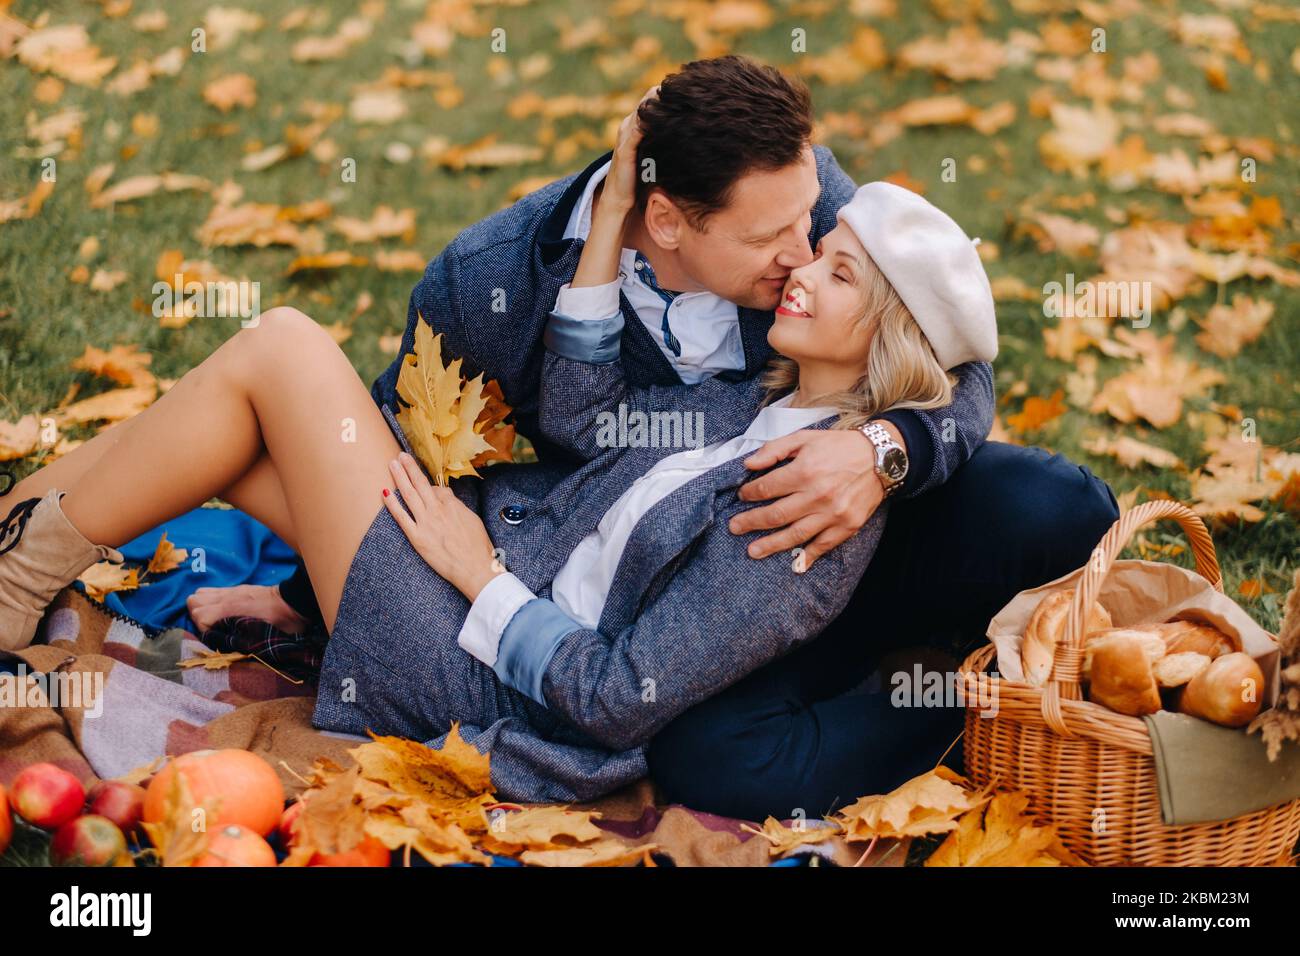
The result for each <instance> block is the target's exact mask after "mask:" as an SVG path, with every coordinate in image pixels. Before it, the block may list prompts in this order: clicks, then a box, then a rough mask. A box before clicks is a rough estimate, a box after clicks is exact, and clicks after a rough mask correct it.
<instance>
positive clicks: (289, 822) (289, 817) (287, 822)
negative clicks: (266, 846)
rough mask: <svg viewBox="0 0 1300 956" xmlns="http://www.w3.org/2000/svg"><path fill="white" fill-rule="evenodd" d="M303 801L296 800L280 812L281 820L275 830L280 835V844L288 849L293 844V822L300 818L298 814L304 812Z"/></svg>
mask: <svg viewBox="0 0 1300 956" xmlns="http://www.w3.org/2000/svg"><path fill="white" fill-rule="evenodd" d="M302 807H303V802H302V801H301V800H295V801H294V802H293V803H291V804H289V806H288V807H287V808H286V809H285V811H284V813H282V814H280V822H279V824H278V825H277V826H276V828H275V832H276V833H278V834H279V836H280V846H282V847H284V848H285V849H286V850H287V849H289V848H290V847H292V846H293V823H294V821H295V820H297V819H298V814H300V813H302Z"/></svg>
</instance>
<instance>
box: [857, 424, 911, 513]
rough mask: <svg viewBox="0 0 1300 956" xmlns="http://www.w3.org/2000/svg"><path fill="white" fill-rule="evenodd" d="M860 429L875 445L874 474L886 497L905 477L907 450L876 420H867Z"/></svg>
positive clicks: (896, 488) (895, 489)
mask: <svg viewBox="0 0 1300 956" xmlns="http://www.w3.org/2000/svg"><path fill="white" fill-rule="evenodd" d="M860 431H861V432H862V434H864V435H866V436H867V440H868V441H870V442H871V444H873V445H875V446H876V474H877V475H879V476H880V484H881V485H882V486H883V487H884V489H885V497H886V498H888V497H889V496H890V495H892V494H893V493H894V492H895V491H897V490H898V489H899V487H901V486H902V484H903V479H904V478H906V477H907V452H905V451H904V450H903V446H902V445H900V444H899V443H898V442H896V441H894V439H893V437H892V436H891V435H890V434H889V432H888V431H887V430H886V429H885V427H884V426H883V425H880V424H878V423H877V422H867V423H866V424H865V425H863V426H862V428H861V429H860Z"/></svg>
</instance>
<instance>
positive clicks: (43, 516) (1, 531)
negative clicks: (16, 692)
mask: <svg viewBox="0 0 1300 956" xmlns="http://www.w3.org/2000/svg"><path fill="white" fill-rule="evenodd" d="M63 495H64V492H62V491H59V490H58V489H54V488H52V489H50V490H49V491H48V492H46V494H45V497H44V498H28V499H27V500H26V501H20V502H18V504H16V505H15V506H14V507H13V510H12V511H10V512H9V517H7V518H5V519H4V520H3V521H0V650H6V651H17V650H22V649H23V648H24V647H27V646H28V645H29V644H31V642H32V638H33V637H35V636H36V626H37V625H38V624H39V623H40V621H41V617H42V616H43V615H44V614H45V608H46V606H47V605H48V604H49V603H50V601H52V600H54V596H55V595H56V594H58V593H59V592H60V591H61V590H63V589H64V588H65V587H67V586H68V585H69V584H71V583H72V582H73V581H75V580H77V578H78V576H80V574H81V572H83V571H85V570H86V568H88V567H90V566H91V565H92V564H94V563H96V562H97V561H104V560H110V561H114V562H117V563H121V561H122V555H121V553H120V552H118V551H116V550H114V549H113V548H110V547H106V546H105V545H102V544H91V543H90V542H89V541H87V540H86V539H85V537H84V536H83V535H82V534H81V532H80V531H78V530H77V529H76V528H74V527H73V526H72V522H71V521H69V520H68V519H67V516H66V515H64V513H63V508H62V507H60V505H59V499H60V498H62V497H63Z"/></svg>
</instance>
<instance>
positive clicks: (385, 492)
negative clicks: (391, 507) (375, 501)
mask: <svg viewBox="0 0 1300 956" xmlns="http://www.w3.org/2000/svg"><path fill="white" fill-rule="evenodd" d="M384 497H385V498H387V497H388V489H387V488H385V489H384Z"/></svg>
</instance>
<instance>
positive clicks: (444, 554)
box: [384, 452, 505, 602]
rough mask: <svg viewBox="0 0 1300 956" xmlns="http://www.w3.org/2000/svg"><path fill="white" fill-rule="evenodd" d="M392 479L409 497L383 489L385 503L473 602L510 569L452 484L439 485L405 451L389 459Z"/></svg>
mask: <svg viewBox="0 0 1300 956" xmlns="http://www.w3.org/2000/svg"><path fill="white" fill-rule="evenodd" d="M388 470H389V471H390V472H391V473H392V475H393V484H394V486H395V487H396V488H397V490H398V491H400V492H401V493H402V500H403V501H404V502H406V507H405V508H403V507H402V506H401V504H399V503H398V501H397V496H396V495H394V494H390V493H389V491H388V489H387V488H385V489H384V507H386V508H387V509H388V513H389V514H391V515H392V516H393V520H394V521H396V522H397V526H398V527H399V528H401V529H402V531H403V532H404V533H405V534H406V537H407V540H409V541H410V542H411V545H412V547H414V548H415V550H416V551H418V552H419V554H420V557H422V558H424V560H425V561H426V562H428V564H429V567H431V568H433V570H434V571H436V572H438V574H440V575H442V576H443V577H444V578H446V579H447V580H448V581H450V582H451V583H452V584H453V585H455V587H456V590H458V591H460V593H461V594H463V595H465V597H467V598H468V599H469V600H470V601H471V602H472V601H473V600H474V599H475V598H477V597H478V594H479V592H480V591H482V590H483V587H484V586H485V585H486V584H487V583H488V582H489V581H491V580H492V578H493V577H495V576H496V575H497V574H499V573H501V572H502V571H504V570H505V569H504V568H503V567H501V565H500V563H499V562H498V561H497V560H496V559H495V557H494V556H493V549H492V539H491V538H489V537H488V533H487V528H485V527H483V522H482V520H481V519H480V518H479V516H478V515H476V514H475V513H474V512H472V511H470V510H469V509H468V508H466V507H465V505H464V503H462V502H461V500H460V499H459V498H457V497H456V495H455V494H454V493H453V492H452V490H451V489H450V488H445V487H441V486H434V485H431V484H430V483H429V479H428V478H426V477H425V476H424V472H423V471H421V470H420V466H419V464H418V463H417V462H416V460H415V459H414V458H412V457H411V456H410V455H408V454H407V453H406V452H402V453H401V454H400V455H398V456H397V458H396V459H394V460H393V461H391V462H389V463H388Z"/></svg>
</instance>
